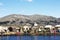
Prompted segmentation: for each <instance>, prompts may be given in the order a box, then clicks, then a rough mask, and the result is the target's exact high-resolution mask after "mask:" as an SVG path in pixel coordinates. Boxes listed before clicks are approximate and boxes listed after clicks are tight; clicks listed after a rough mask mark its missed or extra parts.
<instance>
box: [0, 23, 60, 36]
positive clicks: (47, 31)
mask: <svg viewBox="0 0 60 40" xmlns="http://www.w3.org/2000/svg"><path fill="white" fill-rule="evenodd" d="M8 35H20V36H23V35H34V36H35V35H45V36H47V35H49V36H51V35H60V25H55V26H53V25H45V26H42V25H38V24H37V23H34V26H31V25H30V24H29V23H27V24H25V25H24V26H16V25H13V26H0V36H8Z"/></svg>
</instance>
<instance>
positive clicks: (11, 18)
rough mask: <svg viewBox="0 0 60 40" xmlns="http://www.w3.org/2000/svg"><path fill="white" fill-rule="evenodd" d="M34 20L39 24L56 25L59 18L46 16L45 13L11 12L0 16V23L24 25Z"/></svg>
mask: <svg viewBox="0 0 60 40" xmlns="http://www.w3.org/2000/svg"><path fill="white" fill-rule="evenodd" d="M34 22H36V23H38V24H40V25H49V24H50V25H56V24H60V18H56V17H52V16H46V15H38V14H35V15H21V14H12V15H8V16H5V17H2V18H0V25H25V24H26V23H29V24H34Z"/></svg>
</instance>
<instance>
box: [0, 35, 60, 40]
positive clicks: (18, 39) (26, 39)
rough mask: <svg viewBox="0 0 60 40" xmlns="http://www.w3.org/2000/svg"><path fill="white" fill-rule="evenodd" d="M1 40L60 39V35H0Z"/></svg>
mask: <svg viewBox="0 0 60 40" xmlns="http://www.w3.org/2000/svg"><path fill="white" fill-rule="evenodd" d="M0 40H60V36H27V35H25V36H0Z"/></svg>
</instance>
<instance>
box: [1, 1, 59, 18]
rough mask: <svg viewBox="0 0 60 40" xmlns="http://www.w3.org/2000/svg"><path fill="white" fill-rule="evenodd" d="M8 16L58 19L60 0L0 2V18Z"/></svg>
mask: <svg viewBox="0 0 60 40" xmlns="http://www.w3.org/2000/svg"><path fill="white" fill-rule="evenodd" d="M9 14H24V15H32V14H40V15H48V16H54V17H60V0H0V17H3V16H6V15H9Z"/></svg>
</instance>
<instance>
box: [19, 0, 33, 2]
mask: <svg viewBox="0 0 60 40" xmlns="http://www.w3.org/2000/svg"><path fill="white" fill-rule="evenodd" d="M20 1H27V2H32V1H33V0H20Z"/></svg>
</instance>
